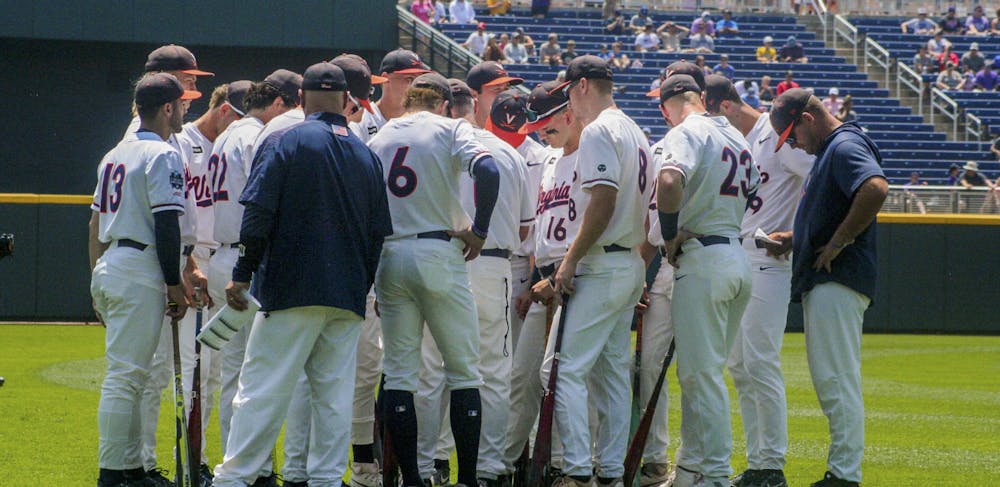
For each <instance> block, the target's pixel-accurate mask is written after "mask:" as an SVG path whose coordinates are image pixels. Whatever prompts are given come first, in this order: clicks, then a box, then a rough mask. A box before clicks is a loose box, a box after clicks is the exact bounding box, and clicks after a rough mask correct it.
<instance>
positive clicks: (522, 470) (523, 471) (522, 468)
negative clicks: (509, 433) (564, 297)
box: [511, 299, 557, 487]
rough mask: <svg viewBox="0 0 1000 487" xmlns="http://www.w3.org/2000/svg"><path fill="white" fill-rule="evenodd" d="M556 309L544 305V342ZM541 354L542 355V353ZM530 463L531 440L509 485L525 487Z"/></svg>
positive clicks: (515, 467)
mask: <svg viewBox="0 0 1000 487" xmlns="http://www.w3.org/2000/svg"><path fill="white" fill-rule="evenodd" d="M556 307H557V306H556V302H555V300H554V299H553V300H549V302H548V303H546V304H545V342H548V341H549V332H550V331H551V330H552V318H553V317H554V316H555V315H556ZM543 343H544V342H543ZM542 353H544V351H543V352H542ZM530 461H531V440H528V441H526V442H524V449H523V450H521V456H519V457H517V461H516V462H514V476H513V477H512V478H511V484H513V485H514V487H525V484H526V482H527V470H528V465H529V462H530Z"/></svg>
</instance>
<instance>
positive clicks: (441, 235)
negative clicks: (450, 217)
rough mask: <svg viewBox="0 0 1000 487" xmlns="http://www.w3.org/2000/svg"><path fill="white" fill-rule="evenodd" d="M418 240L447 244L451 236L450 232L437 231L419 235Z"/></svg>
mask: <svg viewBox="0 0 1000 487" xmlns="http://www.w3.org/2000/svg"><path fill="white" fill-rule="evenodd" d="M417 238H433V239H435V240H444V241H445V242H447V241H449V240H451V235H448V232H446V231H444V230H436V231H433V232H422V233H418V234H417ZM484 255H485V254H484Z"/></svg>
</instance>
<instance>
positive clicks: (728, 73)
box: [712, 54, 736, 81]
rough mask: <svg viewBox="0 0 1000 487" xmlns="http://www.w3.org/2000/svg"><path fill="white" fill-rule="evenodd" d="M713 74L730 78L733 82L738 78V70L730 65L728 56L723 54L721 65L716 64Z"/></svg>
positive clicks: (720, 58)
mask: <svg viewBox="0 0 1000 487" xmlns="http://www.w3.org/2000/svg"><path fill="white" fill-rule="evenodd" d="M712 72H713V73H715V74H721V75H722V76H725V77H727V78H729V80H730V81H732V80H733V77H735V76H736V68H734V67H733V65H732V64H729V55H728V54H722V55H720V56H719V64H716V65H715V67H714V68H712Z"/></svg>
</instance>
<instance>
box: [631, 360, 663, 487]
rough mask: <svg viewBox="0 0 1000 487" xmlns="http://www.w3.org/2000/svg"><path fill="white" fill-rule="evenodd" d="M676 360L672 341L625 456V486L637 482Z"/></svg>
mask: <svg viewBox="0 0 1000 487" xmlns="http://www.w3.org/2000/svg"><path fill="white" fill-rule="evenodd" d="M673 358H674V341H673V340H670V347H669V348H667V355H666V356H665V357H663V365H661V366H660V375H659V377H657V378H656V385H655V386H653V394H652V395H651V396H649V403H648V404H647V405H646V409H645V410H643V412H642V419H641V420H640V421H639V426H638V427H637V428H636V429H635V435H634V436H632V441H631V442H629V444H628V452H627V453H626V454H625V475H624V477H622V478H623V479H624V483H625V485H631V484H633V483H635V482H636V474H637V473H639V462H640V461H642V451H643V450H644V449H645V448H646V437H648V436H649V427H650V426H651V425H652V424H653V413H654V412H656V403H657V401H658V400H659V398H660V391H661V390H662V389H663V380H664V379H665V378H666V375H667V369H668V368H670V361H671V360H673Z"/></svg>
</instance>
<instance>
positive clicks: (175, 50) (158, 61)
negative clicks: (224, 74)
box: [145, 44, 215, 76]
mask: <svg viewBox="0 0 1000 487" xmlns="http://www.w3.org/2000/svg"><path fill="white" fill-rule="evenodd" d="M145 69H146V72H147V73H148V72H151V71H180V72H182V73H184V74H193V75H195V76H215V74H213V73H209V72H208V71H202V70H200V69H198V61H197V60H196V59H195V58H194V54H191V51H189V50H187V49H186V48H184V47H183V46H178V45H175V44H167V45H166V46H160V47H158V48H156V49H154V50H153V52H151V53H149V56H146V68H145Z"/></svg>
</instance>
